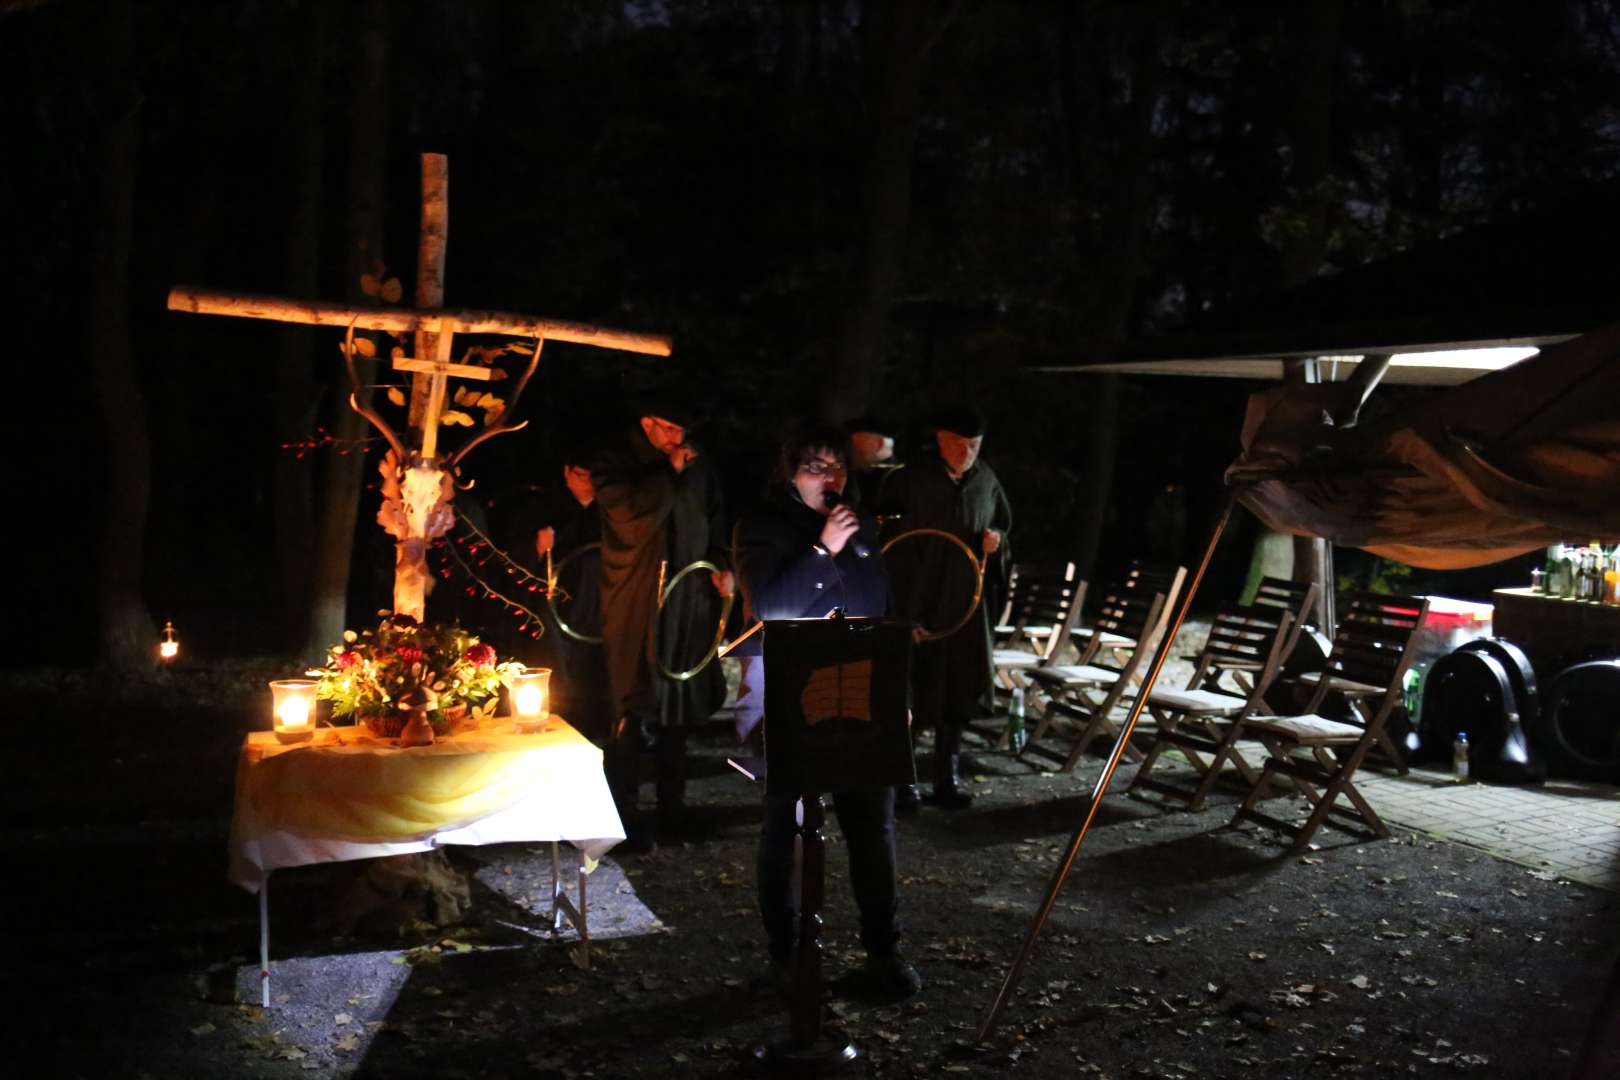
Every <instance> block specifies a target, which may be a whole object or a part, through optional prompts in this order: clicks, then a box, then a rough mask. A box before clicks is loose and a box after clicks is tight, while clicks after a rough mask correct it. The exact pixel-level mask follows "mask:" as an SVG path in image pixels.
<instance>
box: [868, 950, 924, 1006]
mask: <svg viewBox="0 0 1620 1080" xmlns="http://www.w3.org/2000/svg"><path fill="white" fill-rule="evenodd" d="M857 985H858V987H859V989H860V991H861V993H862V995H863V996H865V997H868V998H870V999H872V1000H874V1001H885V1002H888V1001H903V1000H905V999H906V998H908V997H914V996H916V995H917V994H918V993H919V992H921V990H922V987H923V981H922V976H921V975H919V974H917V969H916V968H915V967H913V966H912V964H911V961H909V960H907V959H906V958H905V957H903V956H901V955H900V954H899V953H889V954H888V955H887V956H871V955H868V956H867V958H866V967H864V968H863V969H862V970H861V972H860V977H859V979H858V980H857Z"/></svg>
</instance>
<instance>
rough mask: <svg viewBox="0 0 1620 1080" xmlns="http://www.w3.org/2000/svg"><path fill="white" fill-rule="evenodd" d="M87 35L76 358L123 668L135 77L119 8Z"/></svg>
mask: <svg viewBox="0 0 1620 1080" xmlns="http://www.w3.org/2000/svg"><path fill="white" fill-rule="evenodd" d="M87 33H89V34H91V35H93V37H94V38H95V39H96V43H95V46H94V48H95V55H96V57H97V59H96V62H95V63H92V64H90V65H88V66H87V69H86V70H87V72H88V74H89V77H90V78H92V79H95V80H96V84H95V85H96V89H95V97H94V100H93V104H92V108H93V109H94V110H95V111H96V113H97V116H96V119H95V125H96V132H95V137H94V138H95V142H94V150H93V156H92V159H91V161H92V168H91V172H92V174H93V176H94V180H93V181H92V186H91V190H90V203H89V206H88V208H87V213H86V226H87V228H86V230H85V237H86V238H85V241H84V245H85V248H86V249H87V251H88V252H89V254H88V256H87V258H88V264H87V266H86V279H87V280H86V288H85V294H86V296H85V299H86V303H87V305H88V308H89V310H88V312H87V317H86V319H85V351H86V352H87V353H88V354H89V361H90V371H91V377H92V379H93V380H94V384H95V397H96V406H97V411H98V413H99V415H100V421H101V432H102V437H103V439H104V440H105V446H106V452H107V479H106V483H107V495H106V502H105V506H106V517H105V519H104V520H103V521H102V522H101V538H100V543H99V546H98V552H97V566H96V570H97V600H98V607H99V609H100V611H99V614H100V618H101V656H102V659H103V660H104V661H105V662H106V663H109V664H111V665H113V666H115V667H119V668H125V669H131V668H137V667H140V666H142V665H147V664H150V663H151V662H152V659H153V655H154V652H153V650H154V649H155V648H156V641H157V632H156V628H155V626H154V625H153V622H152V616H151V613H150V612H149V611H148V610H147V607H146V601H145V599H144V598H143V596H142V595H141V559H142V554H143V552H144V547H145V538H146V514H147V502H148V497H149V495H150V493H151V484H152V474H151V446H150V443H149V441H148V436H147V427H146V401H145V398H144V396H143V394H142V390H141V384H140V380H139V379H138V378H137V377H136V374H135V361H134V357H133V355H132V354H131V349H130V340H129V257H130V244H131V233H132V231H133V226H134V218H135V175H136V167H137V165H138V164H139V157H140V132H141V125H140V108H141V96H140V95H141V90H140V85H139V79H138V78H137V76H136V69H135V56H136V53H135V46H134V40H133V38H134V34H135V20H134V18H133V13H132V11H131V8H130V3H129V2H128V0H118V2H116V3H109V4H107V5H106V6H105V7H104V8H103V9H101V10H100V11H99V12H98V13H97V16H96V18H94V19H92V20H90V21H89V23H88V24H87ZM97 75H99V76H100V77H99V78H97Z"/></svg>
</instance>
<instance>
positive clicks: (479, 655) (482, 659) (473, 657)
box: [467, 644, 495, 668]
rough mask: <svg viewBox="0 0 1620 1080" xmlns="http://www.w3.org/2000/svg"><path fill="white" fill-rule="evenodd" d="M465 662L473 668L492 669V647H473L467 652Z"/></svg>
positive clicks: (493, 659)
mask: <svg viewBox="0 0 1620 1080" xmlns="http://www.w3.org/2000/svg"><path fill="white" fill-rule="evenodd" d="M467 662H468V663H470V664H472V665H473V666H474V667H481V668H487V667H494V666H495V648H494V646H492V645H482V644H479V645H474V646H473V647H472V648H470V649H468V650H467Z"/></svg>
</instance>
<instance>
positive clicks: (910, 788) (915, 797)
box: [894, 784, 922, 814]
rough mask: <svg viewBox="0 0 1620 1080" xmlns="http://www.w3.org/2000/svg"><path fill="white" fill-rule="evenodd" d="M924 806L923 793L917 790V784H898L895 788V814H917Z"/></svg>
mask: <svg viewBox="0 0 1620 1080" xmlns="http://www.w3.org/2000/svg"><path fill="white" fill-rule="evenodd" d="M921 805H922V792H920V791H918V790H917V785H916V784H896V785H895V788H894V812H895V813H897V814H915V813H916V812H917V808H918V807H919V806H921Z"/></svg>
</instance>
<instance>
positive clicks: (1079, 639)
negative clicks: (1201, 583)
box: [1070, 562, 1187, 664]
mask: <svg viewBox="0 0 1620 1080" xmlns="http://www.w3.org/2000/svg"><path fill="white" fill-rule="evenodd" d="M1186 578H1187V570H1186V567H1182V566H1155V565H1148V564H1143V563H1139V562H1133V563H1131V564H1130V566H1129V567H1127V568H1126V570H1125V575H1124V576H1123V577H1121V578H1120V579H1119V580H1118V581H1117V582H1115V583H1114V585H1113V587H1112V588H1113V589H1114V590H1119V589H1127V590H1129V589H1148V590H1153V589H1158V590H1161V591H1163V592H1164V593H1165V594H1166V596H1168V597H1169V599H1167V600H1166V601H1165V605H1164V610H1163V611H1161V612H1160V613H1159V618H1158V621H1157V622H1156V623H1154V624H1153V626H1152V627H1150V628H1148V630H1147V633H1148V634H1150V635H1156V634H1158V633H1160V632H1161V631H1163V630H1164V628H1165V626H1166V625H1168V623H1169V621H1170V612H1171V610H1172V609H1173V608H1174V606H1175V598H1176V597H1177V596H1179V595H1180V593H1181V585H1182V582H1184V581H1185V580H1186ZM1099 634H1100V635H1101V636H1100V637H1098V636H1096V635H1099ZM1070 641H1072V642H1073V643H1074V646H1075V648H1076V649H1077V650H1078V651H1079V653H1080V659H1079V660H1077V661H1076V663H1080V664H1085V663H1090V662H1091V659H1092V658H1093V657H1095V656H1097V655H1099V654H1102V653H1103V650H1108V651H1109V652H1112V653H1113V654H1114V660H1115V662H1116V663H1124V661H1125V658H1126V657H1127V656H1128V655H1129V653H1130V652H1131V650H1133V649H1135V648H1136V645H1137V639H1136V638H1135V637H1132V636H1129V635H1126V634H1121V633H1116V632H1115V631H1114V630H1110V629H1107V628H1103V629H1100V630H1098V629H1097V628H1095V627H1092V626H1081V625H1079V624H1078V623H1077V624H1076V625H1075V628H1074V631H1073V632H1072V633H1071V634H1070Z"/></svg>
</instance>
